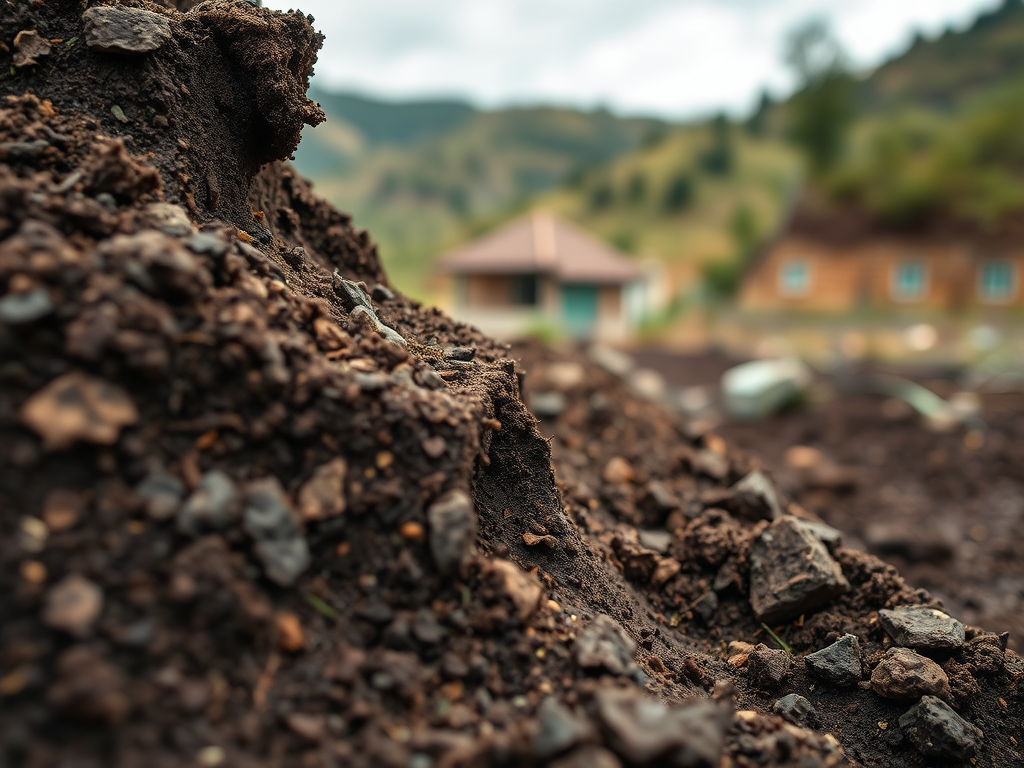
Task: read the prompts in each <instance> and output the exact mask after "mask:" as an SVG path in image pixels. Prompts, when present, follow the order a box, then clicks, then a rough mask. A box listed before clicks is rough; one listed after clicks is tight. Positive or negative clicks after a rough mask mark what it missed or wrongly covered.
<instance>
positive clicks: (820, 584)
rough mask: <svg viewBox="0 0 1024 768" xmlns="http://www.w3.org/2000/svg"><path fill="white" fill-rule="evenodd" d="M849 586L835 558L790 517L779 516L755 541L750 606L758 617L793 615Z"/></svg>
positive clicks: (773, 618)
mask: <svg viewBox="0 0 1024 768" xmlns="http://www.w3.org/2000/svg"><path fill="white" fill-rule="evenodd" d="M849 589H850V584H849V582H847V580H846V578H845V577H844V576H843V571H842V569H841V568H840V567H839V563H837V562H836V561H835V560H834V559H833V558H832V556H831V555H830V554H829V552H828V549H826V547H825V545H824V544H822V542H821V540H820V539H818V538H817V537H816V536H814V535H812V534H811V533H809V532H808V531H807V530H805V529H804V528H803V527H802V526H801V525H800V523H799V522H798V521H797V520H796V519H795V518H793V517H788V516H786V517H780V518H779V519H778V520H776V521H775V522H773V523H772V524H771V525H770V526H769V527H768V528H767V529H765V531H764V533H762V534H761V536H760V538H758V540H757V541H756V542H754V546H753V548H752V549H751V553H750V606H751V608H753V609H754V616H755V618H756V619H757V620H758V621H760V622H765V623H767V624H774V623H777V622H782V621H787V620H788V619H792V618H796V617H797V616H799V615H801V614H803V613H808V612H809V611H813V610H814V609H815V608H818V607H820V606H822V605H824V604H825V603H827V602H829V601H830V600H832V599H833V598H835V597H838V596H839V595H841V594H843V593H844V592H847V591H849Z"/></svg>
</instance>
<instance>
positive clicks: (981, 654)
mask: <svg viewBox="0 0 1024 768" xmlns="http://www.w3.org/2000/svg"><path fill="white" fill-rule="evenodd" d="M43 519H44V520H45V519H46V517H45V516H44V517H43ZM964 663H965V664H968V665H970V666H971V667H973V668H974V671H975V672H976V673H978V674H982V675H995V674H998V673H1000V672H1002V671H1003V668H1004V667H1005V665H1006V643H1005V638H1001V637H1000V636H998V635H980V636H978V637H975V638H974V639H972V640H969V641H968V642H967V643H966V645H964Z"/></svg>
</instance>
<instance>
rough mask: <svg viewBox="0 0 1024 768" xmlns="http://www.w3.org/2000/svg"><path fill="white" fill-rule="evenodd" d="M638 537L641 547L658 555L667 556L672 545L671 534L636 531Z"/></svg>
mask: <svg viewBox="0 0 1024 768" xmlns="http://www.w3.org/2000/svg"><path fill="white" fill-rule="evenodd" d="M638 536H639V538H640V545H641V546H642V547H644V548H645V549H650V550H653V551H654V552H657V553H658V554H660V555H664V554H667V553H668V548H669V546H670V545H671V544H672V534H671V533H669V532H668V531H638Z"/></svg>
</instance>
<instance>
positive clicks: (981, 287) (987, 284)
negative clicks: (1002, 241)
mask: <svg viewBox="0 0 1024 768" xmlns="http://www.w3.org/2000/svg"><path fill="white" fill-rule="evenodd" d="M1016 293H1017V270H1016V269H1014V266H1013V264H1012V263H1010V262H1009V261H987V262H985V263H984V264H982V265H981V268H980V269H979V271H978V295H979V296H980V297H981V299H982V300H983V301H1010V300H1011V299H1013V298H1014V296H1015V295H1016Z"/></svg>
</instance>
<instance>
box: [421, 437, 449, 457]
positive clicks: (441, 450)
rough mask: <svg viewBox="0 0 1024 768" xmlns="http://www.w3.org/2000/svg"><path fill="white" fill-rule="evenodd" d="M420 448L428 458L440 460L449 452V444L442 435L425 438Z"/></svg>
mask: <svg viewBox="0 0 1024 768" xmlns="http://www.w3.org/2000/svg"><path fill="white" fill-rule="evenodd" d="M420 447H421V448H422V449H423V453H425V454H426V455H427V457H428V458H431V459H440V458H441V457H442V456H444V454H445V451H447V450H448V443H447V442H445V439H444V438H443V437H441V436H440V435H434V436H433V437H428V438H425V439H424V440H423V441H422V442H421V443H420Z"/></svg>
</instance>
